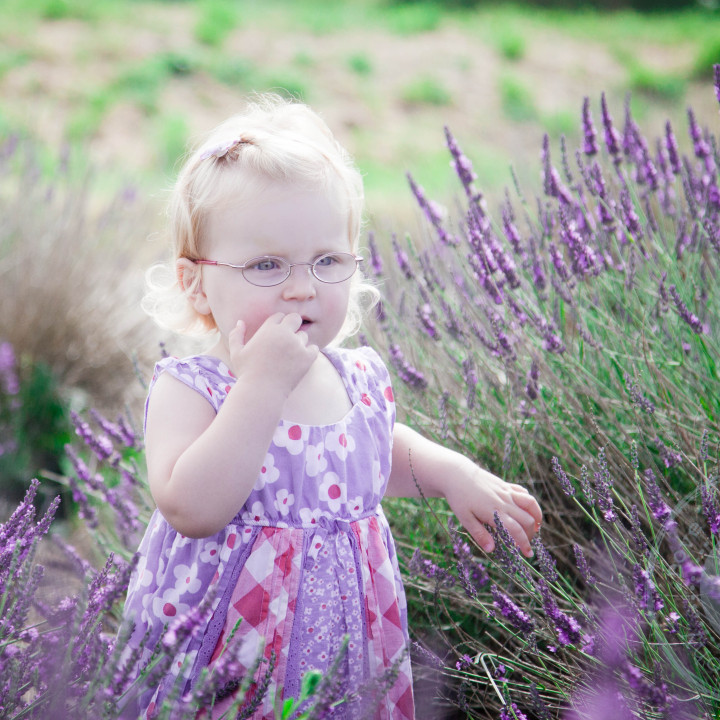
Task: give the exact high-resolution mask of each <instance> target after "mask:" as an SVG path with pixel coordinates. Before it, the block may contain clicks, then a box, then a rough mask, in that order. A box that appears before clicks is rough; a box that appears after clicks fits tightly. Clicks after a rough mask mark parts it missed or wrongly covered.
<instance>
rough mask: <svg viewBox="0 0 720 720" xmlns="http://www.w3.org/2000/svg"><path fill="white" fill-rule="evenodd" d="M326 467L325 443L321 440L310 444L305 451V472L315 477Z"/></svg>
mask: <svg viewBox="0 0 720 720" xmlns="http://www.w3.org/2000/svg"><path fill="white" fill-rule="evenodd" d="M326 467H327V458H326V457H325V444H324V443H322V442H319V443H318V444H317V445H308V446H307V450H306V451H305V474H306V475H307V476H308V477H315V476H316V475H318V474H319V473H321V472H323V471H324V470H325V468H326Z"/></svg>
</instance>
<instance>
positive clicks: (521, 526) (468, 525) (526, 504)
mask: <svg viewBox="0 0 720 720" xmlns="http://www.w3.org/2000/svg"><path fill="white" fill-rule="evenodd" d="M469 462H470V461H468V463H469ZM471 465H472V467H471V468H470V467H469V466H468V469H467V470H465V471H464V472H461V473H459V477H456V478H454V479H453V481H452V482H448V483H447V484H446V486H445V497H446V498H447V501H448V504H449V505H450V507H451V509H452V511H453V512H454V513H455V515H456V516H457V518H458V520H459V521H460V522H461V523H462V525H463V526H464V527H465V529H466V530H467V531H468V532H469V533H470V534H471V535H472V536H473V538H474V539H475V542H477V544H478V545H479V546H480V547H481V548H482V549H483V550H485V551H486V552H490V551H492V550H493V549H494V548H495V541H494V540H493V537H492V535H491V534H490V533H489V532H488V530H487V529H486V528H485V525H486V524H487V525H490V526H493V527H494V526H495V520H494V514H495V513H496V512H497V514H498V515H499V517H500V521H501V522H502V524H503V525H504V526H505V529H506V530H507V531H508V532H509V533H510V535H512V537H513V539H514V540H515V542H516V543H517V545H518V547H519V548H520V550H521V551H522V553H523V554H524V555H526V556H527V557H532V555H533V551H532V546H531V545H530V540H531V539H532V538H533V537H534V535H535V534H536V533H537V531H538V530H539V529H540V524H541V523H542V511H541V510H540V506H539V505H538V503H537V500H535V498H534V497H533V496H532V495H530V493H529V492H528V491H527V490H526V489H525V488H523V487H521V486H520V485H514V484H511V483H507V482H505V481H504V480H501V479H500V478H499V477H497V476H495V475H493V474H492V473H489V472H487V471H486V470H482V469H480V468H479V467H477V466H476V465H474V464H471Z"/></svg>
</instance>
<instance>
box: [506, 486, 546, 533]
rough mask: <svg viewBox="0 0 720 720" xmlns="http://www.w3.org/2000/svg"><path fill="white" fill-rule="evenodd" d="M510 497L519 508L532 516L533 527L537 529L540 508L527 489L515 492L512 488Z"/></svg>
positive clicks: (540, 514)
mask: <svg viewBox="0 0 720 720" xmlns="http://www.w3.org/2000/svg"><path fill="white" fill-rule="evenodd" d="M512 499H513V502H514V503H515V504H516V505H517V506H518V507H519V508H521V509H522V510H523V511H524V512H526V513H527V514H529V515H530V516H531V517H532V519H533V525H534V529H535V530H537V529H538V528H539V527H540V525H541V524H542V510H541V509H540V505H538V501H537V500H536V499H535V498H534V497H533V496H532V495H530V494H529V493H528V492H527V491H525V492H517V491H516V490H513V493H512ZM523 524H525V523H523Z"/></svg>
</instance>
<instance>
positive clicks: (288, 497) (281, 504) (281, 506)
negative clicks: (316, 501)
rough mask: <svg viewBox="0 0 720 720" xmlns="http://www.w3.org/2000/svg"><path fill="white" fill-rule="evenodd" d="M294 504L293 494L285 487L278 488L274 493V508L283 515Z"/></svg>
mask: <svg viewBox="0 0 720 720" xmlns="http://www.w3.org/2000/svg"><path fill="white" fill-rule="evenodd" d="M294 504H295V496H294V495H293V494H292V493H291V492H290V491H289V490H287V489H286V488H283V489H282V490H278V491H277V493H276V494H275V509H276V510H277V511H278V512H279V513H280V514H281V515H282V516H283V517H285V515H287V514H288V513H289V512H290V507H291V506H292V505H294Z"/></svg>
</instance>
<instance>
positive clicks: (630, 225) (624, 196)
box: [620, 187, 645, 243]
mask: <svg viewBox="0 0 720 720" xmlns="http://www.w3.org/2000/svg"><path fill="white" fill-rule="evenodd" d="M620 206H621V208H622V212H623V222H624V223H625V227H626V228H627V232H628V234H629V235H630V237H631V238H633V240H635V241H636V242H638V243H639V242H640V240H642V239H643V237H644V235H645V233H644V232H643V228H642V225H641V224H640V218H639V217H638V214H637V212H635V206H634V205H633V201H632V198H631V197H630V192H629V191H628V189H627V188H626V187H624V188H623V189H622V190H621V191H620Z"/></svg>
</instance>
